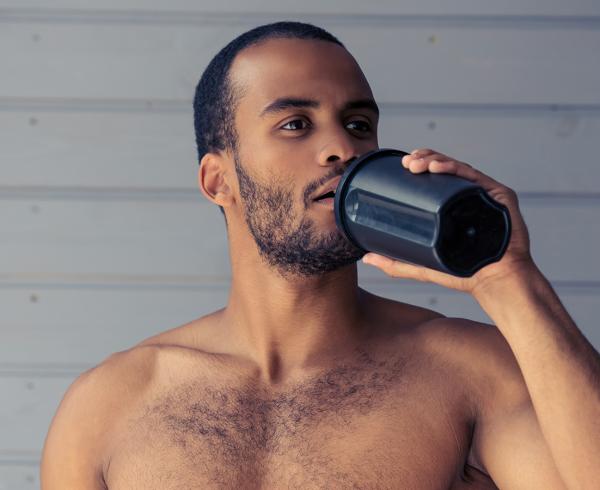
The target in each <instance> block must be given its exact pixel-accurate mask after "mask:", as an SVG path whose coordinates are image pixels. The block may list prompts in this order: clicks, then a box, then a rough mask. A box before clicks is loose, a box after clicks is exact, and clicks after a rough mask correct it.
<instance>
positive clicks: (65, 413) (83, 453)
mask: <svg viewBox="0 0 600 490" xmlns="http://www.w3.org/2000/svg"><path fill="white" fill-rule="evenodd" d="M94 378H95V376H94V374H93V373H90V372H86V373H84V374H82V375H81V376H79V378H77V380H75V382H74V383H73V384H72V385H71V386H70V387H69V389H68V390H67V392H66V393H65V395H64V397H63V399H62V401H61V403H60V405H59V407H58V410H57V412H56V414H55V415H54V418H53V419H52V423H51V425H50V428H49V431H48V434H47V436H46V441H45V443H44V449H43V452H42V463H41V487H42V490H64V489H71V488H72V489H79V488H86V489H90V490H100V489H104V488H105V486H104V484H103V479H102V463H101V458H100V456H99V453H98V446H99V445H98V441H99V437H100V435H101V434H100V433H99V432H100V430H101V427H100V426H101V424H100V423H98V422H99V421H98V419H97V417H96V416H95V414H96V413H97V410H96V409H95V408H96V407H94V406H93V404H94V402H95V401H96V400H97V396H98V395H97V393H96V387H95V386H94V385H95V379H94Z"/></svg>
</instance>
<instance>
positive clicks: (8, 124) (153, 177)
mask: <svg viewBox="0 0 600 490" xmlns="http://www.w3.org/2000/svg"><path fill="white" fill-rule="evenodd" d="M0 105H1V104H0ZM382 109H383V115H382V118H381V120H380V125H379V135H380V138H379V142H380V146H381V147H392V148H400V149H404V150H405V151H411V150H412V149H414V148H420V147H428V148H434V149H436V150H439V151H441V152H442V153H446V154H448V155H450V156H453V157H455V158H457V159H459V160H463V161H466V162H468V163H470V164H472V165H473V166H475V167H477V168H479V169H480V170H481V171H483V172H485V173H488V174H489V175H492V176H493V177H494V178H496V179H497V180H499V181H501V182H503V183H505V184H507V185H509V186H511V187H513V188H514V189H515V190H517V191H519V192H545V193H546V192H550V193H551V192H562V193H586V192H588V193H595V192H597V191H598V184H599V183H600V166H599V165H597V162H596V160H595V158H594V155H595V153H596V148H595V142H596V140H597V139H598V137H599V136H600V114H593V113H585V112H573V113H571V112H568V113H561V114H551V113H546V114H535V113H529V114H528V113H525V114H522V113H510V112H509V113H508V114H504V113H502V112H499V113H494V112H488V113H487V114H480V113H466V114H465V113H463V114H455V113H453V112H452V111H448V110H444V109H443V108H440V109H439V112H433V113H431V114H423V113H419V112H414V111H413V113H410V112H409V111H408V110H407V112H408V113H404V111H403V110H401V109H396V108H393V107H392V108H390V107H387V112H386V106H383V107H382ZM0 135H2V140H3V141H2V154H3V157H2V163H0V185H1V186H4V185H10V186H11V187H15V186H25V187H26V186H42V187H46V186H63V187H71V186H73V187H92V188H96V187H111V188H123V189H126V188H135V189H148V188H180V189H190V190H193V189H196V188H197V164H196V161H197V160H196V148H195V140H194V130H193V124H192V112H191V106H190V110H189V111H187V112H184V111H181V112H145V111H141V112H119V111H109V112H102V111H91V110H81V111H74V112H60V111H39V110H34V109H32V110H26V109H23V110H19V111H15V110H11V111H4V112H2V111H0ZM309 164H310V162H307V165H309ZM0 189H1V188H0Z"/></svg>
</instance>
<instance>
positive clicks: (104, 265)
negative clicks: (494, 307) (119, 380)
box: [0, 195, 600, 283]
mask: <svg viewBox="0 0 600 490" xmlns="http://www.w3.org/2000/svg"><path fill="white" fill-rule="evenodd" d="M521 208H522V212H523V215H524V216H525V219H526V222H527V224H528V226H529V229H530V234H531V241H532V251H533V256H534V258H535V260H536V262H537V263H538V265H539V267H540V268H541V269H542V271H543V272H544V273H545V274H546V275H547V276H548V277H549V278H550V279H551V280H553V281H559V280H561V281H594V280H597V278H598V277H599V276H600V262H599V261H598V260H596V254H597V251H598V249H600V233H599V231H598V230H600V213H599V212H598V204H597V203H595V202H594V201H589V202H588V201H573V202H564V203H562V202H552V201H547V202H546V201H542V202H539V203H538V202H534V201H525V202H522V203H521ZM0 222H2V223H5V225H4V226H3V227H2V228H0V243H2V244H3V254H1V255H0V271H2V274H3V276H4V278H5V280H15V279H18V280H34V281H35V280H37V281H40V280H46V279H50V280H58V279H61V278H66V280H68V281H95V280H103V278H104V277H111V278H112V279H111V280H113V281H119V280H128V277H130V276H136V277H141V278H144V280H154V279H153V278H156V277H158V278H159V279H158V281H159V282H160V281H165V280H167V281H171V279H170V277H173V276H175V277H176V279H175V281H184V282H185V281H187V280H189V279H193V280H198V279H200V280H202V281H205V282H206V283H210V281H212V280H214V279H215V278H227V277H229V274H230V271H229V265H228V264H229V261H228V252H227V240H226V232H225V223H224V220H223V217H222V216H221V214H220V212H219V210H218V208H217V207H216V206H214V205H212V204H210V203H209V202H208V201H205V200H204V199H203V198H202V197H201V196H200V195H198V197H197V199H191V200H189V201H172V200H162V201H161V200H157V199H154V200H143V199H140V200H137V201H129V200H123V199H120V198H119V197H118V196H116V197H115V196H108V197H107V198H106V199H105V200H84V199H62V200H61V199H58V198H57V199H46V200H41V199H40V200H27V199H6V200H4V201H2V205H1V206H0ZM61 280H62V279H61Z"/></svg>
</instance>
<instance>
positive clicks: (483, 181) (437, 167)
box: [428, 160, 504, 191]
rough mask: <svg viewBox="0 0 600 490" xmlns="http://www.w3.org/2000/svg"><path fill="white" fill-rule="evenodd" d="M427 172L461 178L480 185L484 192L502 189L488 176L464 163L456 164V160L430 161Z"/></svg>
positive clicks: (500, 185)
mask: <svg viewBox="0 0 600 490" xmlns="http://www.w3.org/2000/svg"><path fill="white" fill-rule="evenodd" d="M428 170H429V171H430V172H432V173H447V174H453V175H456V176H457V177H462V178H463V179H467V180H470V181H472V182H475V183H477V184H479V185H481V186H482V187H483V188H484V189H485V190H486V191H488V190H491V189H495V188H498V187H504V186H503V185H502V184H501V183H500V182H498V181H497V180H494V179H492V178H491V177H490V176H489V175H486V174H484V173H483V172H480V171H479V170H477V169H475V168H473V167H471V166H470V165H468V164H466V163H463V162H457V161H456V160H450V161H438V160H432V161H431V162H429V167H428Z"/></svg>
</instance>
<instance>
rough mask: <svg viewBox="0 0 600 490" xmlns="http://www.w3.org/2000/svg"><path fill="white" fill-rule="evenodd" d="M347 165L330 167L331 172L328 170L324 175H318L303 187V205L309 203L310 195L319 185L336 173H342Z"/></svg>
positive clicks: (305, 205) (336, 174)
mask: <svg viewBox="0 0 600 490" xmlns="http://www.w3.org/2000/svg"><path fill="white" fill-rule="evenodd" d="M347 166H348V165H344V166H342V167H336V168H334V169H332V170H331V172H329V173H328V174H326V175H324V176H323V177H320V178H319V179H317V180H314V181H313V182H310V183H309V184H308V185H307V186H306V187H305V188H304V192H303V198H304V207H308V206H309V205H310V196H311V195H312V194H313V193H314V192H315V191H316V190H317V189H318V188H319V187H321V186H322V185H324V184H325V183H326V182H328V181H330V180H331V179H333V178H334V177H337V176H338V175H342V174H343V173H344V171H345V170H346V167H347Z"/></svg>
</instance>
